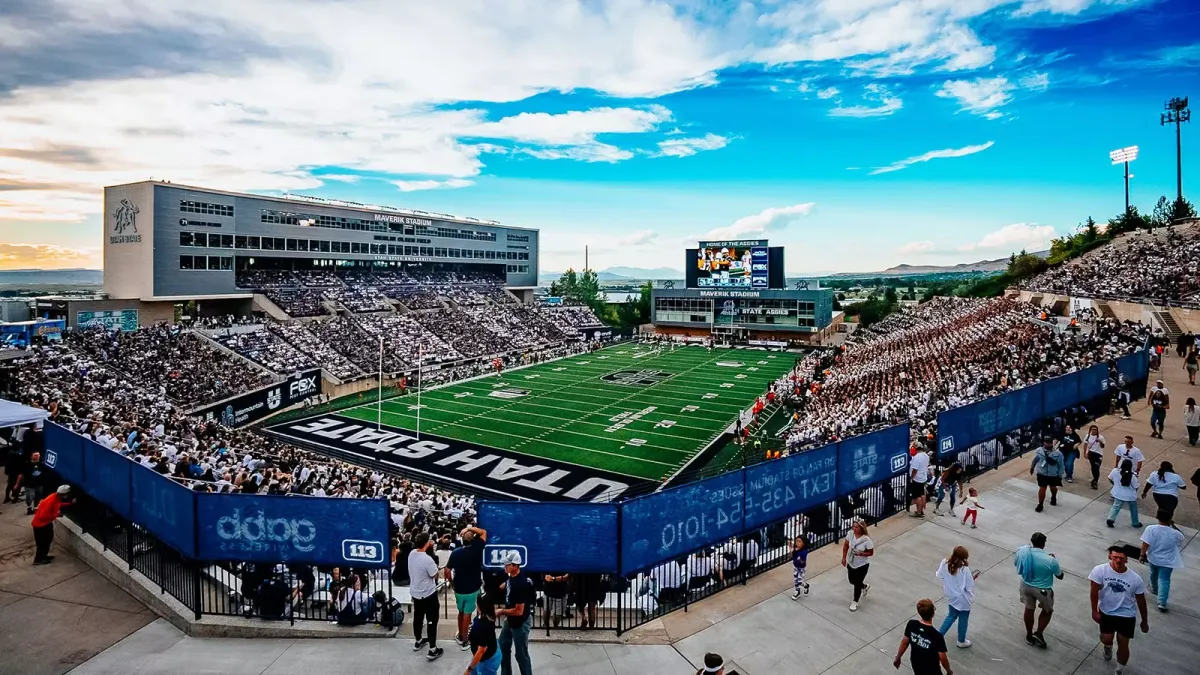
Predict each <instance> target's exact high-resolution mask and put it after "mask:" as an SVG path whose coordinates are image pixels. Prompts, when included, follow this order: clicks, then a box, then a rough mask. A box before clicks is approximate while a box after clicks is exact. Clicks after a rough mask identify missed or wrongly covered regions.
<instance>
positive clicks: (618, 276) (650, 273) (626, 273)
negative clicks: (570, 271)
mask: <svg viewBox="0 0 1200 675" xmlns="http://www.w3.org/2000/svg"><path fill="white" fill-rule="evenodd" d="M562 275H563V273H562V272H542V273H541V274H539V275H538V281H539V282H541V283H544V284H548V283H550V282H552V281H558V278H559V277H561V276H562ZM596 278H597V279H599V280H600V281H633V280H638V281H641V280H645V279H683V272H682V271H681V270H673V269H671V268H670V267H655V268H653V269H646V268H644V267H609V268H608V269H603V270H599V271H597V272H596Z"/></svg>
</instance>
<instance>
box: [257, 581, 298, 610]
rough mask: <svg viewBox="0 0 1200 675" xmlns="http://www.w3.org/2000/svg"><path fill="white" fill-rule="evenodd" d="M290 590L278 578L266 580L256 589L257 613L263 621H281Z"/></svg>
mask: <svg viewBox="0 0 1200 675" xmlns="http://www.w3.org/2000/svg"><path fill="white" fill-rule="evenodd" d="M290 596H291V590H290V589H289V588H288V585H287V584H286V583H284V581H283V579H280V578H279V577H272V578H270V579H267V580H266V581H264V582H263V583H262V585H261V586H259V588H258V613H259V615H260V616H262V618H264V619H282V618H283V617H284V612H285V611H286V610H287V601H288V598H289V597H290Z"/></svg>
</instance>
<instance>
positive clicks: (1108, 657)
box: [1104, 645, 1112, 661]
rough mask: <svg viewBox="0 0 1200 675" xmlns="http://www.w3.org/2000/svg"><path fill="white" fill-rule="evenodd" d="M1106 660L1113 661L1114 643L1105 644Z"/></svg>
mask: <svg viewBox="0 0 1200 675" xmlns="http://www.w3.org/2000/svg"><path fill="white" fill-rule="evenodd" d="M1104 660H1105V661H1112V645H1104Z"/></svg>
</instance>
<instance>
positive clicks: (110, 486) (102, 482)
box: [83, 438, 133, 520]
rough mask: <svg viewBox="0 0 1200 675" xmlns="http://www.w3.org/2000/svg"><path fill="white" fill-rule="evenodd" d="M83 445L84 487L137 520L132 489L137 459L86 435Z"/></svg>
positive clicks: (124, 516) (109, 506)
mask: <svg viewBox="0 0 1200 675" xmlns="http://www.w3.org/2000/svg"><path fill="white" fill-rule="evenodd" d="M83 447H84V465H85V466H86V467H87V470H86V477H87V479H86V480H85V481H84V482H83V489H84V491H85V492H87V493H88V494H90V495H91V496H93V497H95V498H96V499H98V500H100V501H102V502H104V503H105V504H106V505H108V508H110V509H112V510H113V511H114V512H115V513H117V514H119V515H120V516H121V517H123V518H126V519H128V520H133V509H132V507H131V506H130V492H131V491H130V489H129V475H130V470H131V469H133V462H131V461H129V460H128V459H125V457H123V456H122V455H119V454H117V453H115V452H113V451H112V450H109V449H108V448H106V447H104V446H103V445H100V444H99V443H96V442H95V441H90V440H87V439H86V438H85V439H83Z"/></svg>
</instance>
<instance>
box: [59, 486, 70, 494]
mask: <svg viewBox="0 0 1200 675" xmlns="http://www.w3.org/2000/svg"><path fill="white" fill-rule="evenodd" d="M56 492H58V494H60V495H67V494H70V493H71V486H70V485H59V486H58V490H56Z"/></svg>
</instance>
